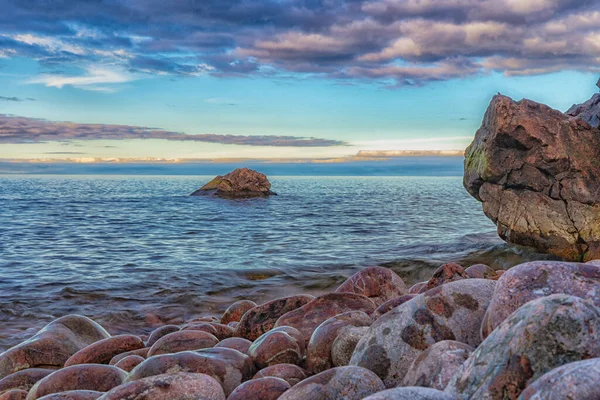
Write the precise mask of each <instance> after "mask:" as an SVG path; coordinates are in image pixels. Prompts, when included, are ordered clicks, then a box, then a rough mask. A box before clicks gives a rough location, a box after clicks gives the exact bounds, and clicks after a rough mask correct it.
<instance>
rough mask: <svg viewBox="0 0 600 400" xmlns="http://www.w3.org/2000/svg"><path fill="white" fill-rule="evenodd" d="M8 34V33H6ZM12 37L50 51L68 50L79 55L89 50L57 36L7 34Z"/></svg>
mask: <svg viewBox="0 0 600 400" xmlns="http://www.w3.org/2000/svg"><path fill="white" fill-rule="evenodd" d="M4 36H7V35H4ZM7 37H10V38H11V39H13V40H16V41H17V42H21V43H25V44H28V45H32V46H33V45H35V46H40V47H44V48H46V49H48V50H50V51H54V52H55V51H66V52H69V53H73V54H77V55H85V54H87V52H86V51H85V49H83V48H82V47H80V46H75V45H72V44H69V43H65V42H63V41H62V40H60V39H57V38H51V37H43V36H36V35H31V34H29V33H26V34H22V35H12V36H7Z"/></svg>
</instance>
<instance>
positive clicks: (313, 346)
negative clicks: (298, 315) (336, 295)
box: [306, 311, 372, 374]
mask: <svg viewBox="0 0 600 400" xmlns="http://www.w3.org/2000/svg"><path fill="white" fill-rule="evenodd" d="M371 323H372V320H371V317H369V316H368V315H367V314H365V313H364V312H362V311H347V312H345V313H342V314H338V315H336V316H334V317H331V318H329V319H327V320H326V321H324V322H323V323H322V324H321V325H319V326H318V327H317V329H315V331H314V332H313V334H312V336H311V337H310V341H309V342H308V346H307V348H306V366H307V369H308V370H309V371H310V372H311V373H313V374H316V373H319V372H323V371H325V370H326V369H329V368H332V367H333V361H332V358H331V348H332V346H333V342H334V340H335V339H336V338H337V336H338V334H339V332H340V331H341V329H342V328H344V327H345V326H369V325H371Z"/></svg>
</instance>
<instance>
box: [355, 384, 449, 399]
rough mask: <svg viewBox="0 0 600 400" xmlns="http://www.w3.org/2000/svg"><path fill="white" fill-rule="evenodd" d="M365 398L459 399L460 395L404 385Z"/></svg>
mask: <svg viewBox="0 0 600 400" xmlns="http://www.w3.org/2000/svg"><path fill="white" fill-rule="evenodd" d="M364 400H458V397H455V396H453V395H451V394H448V393H444V392H440V391H439V390H436V389H431V388H424V387H402V388H396V389H388V390H384V391H383V392H379V393H375V394H372V395H371V396H369V397H365V398H364Z"/></svg>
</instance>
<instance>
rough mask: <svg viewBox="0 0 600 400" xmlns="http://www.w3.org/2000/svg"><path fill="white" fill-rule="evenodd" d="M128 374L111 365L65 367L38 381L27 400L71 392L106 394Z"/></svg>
mask: <svg viewBox="0 0 600 400" xmlns="http://www.w3.org/2000/svg"><path fill="white" fill-rule="evenodd" d="M126 377H127V373H126V372H125V371H123V370H121V369H119V368H116V367H113V366H111V365H102V364H81V365H73V366H70V367H65V368H63V369H59V370H58V371H55V372H53V373H51V374H50V375H48V376H46V377H45V378H42V379H41V380H40V381H38V382H37V383H36V384H35V385H34V386H33V387H32V388H31V390H30V391H29V394H28V395H27V400H36V399H39V398H40V397H43V396H46V395H48V394H52V393H60V392H66V391H69V390H94V391H98V392H106V391H109V390H110V389H112V388H114V387H116V386H119V385H120V384H122V383H123V381H124V380H125V378H126Z"/></svg>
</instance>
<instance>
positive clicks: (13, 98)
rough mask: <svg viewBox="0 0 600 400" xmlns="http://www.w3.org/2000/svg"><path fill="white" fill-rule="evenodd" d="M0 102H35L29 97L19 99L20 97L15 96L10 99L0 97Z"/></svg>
mask: <svg viewBox="0 0 600 400" xmlns="http://www.w3.org/2000/svg"><path fill="white" fill-rule="evenodd" d="M0 101H12V102H21V101H36V100H35V99H34V98H31V97H26V98H21V97H15V96H11V97H7V96H0Z"/></svg>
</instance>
